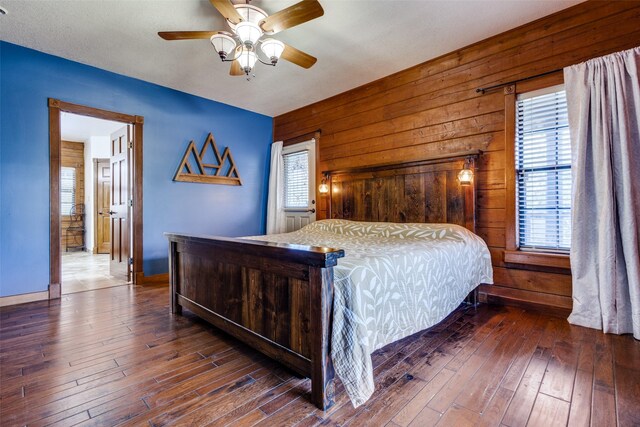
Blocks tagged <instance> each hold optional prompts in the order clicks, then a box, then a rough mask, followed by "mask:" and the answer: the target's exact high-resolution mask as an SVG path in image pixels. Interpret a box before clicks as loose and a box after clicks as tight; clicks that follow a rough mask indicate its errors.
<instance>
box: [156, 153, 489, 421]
mask: <svg viewBox="0 0 640 427" xmlns="http://www.w3.org/2000/svg"><path fill="white" fill-rule="evenodd" d="M469 154H472V155H475V156H477V154H478V153H466V154H465V155H464V156H460V157H455V158H447V159H436V160H429V161H423V162H414V163H405V164H399V165H387V166H377V167H371V168H362V169H357V170H355V169H354V170H345V171H332V172H330V173H327V176H328V177H329V178H330V182H331V189H332V191H331V193H330V195H329V197H330V204H329V206H330V215H331V217H332V218H343V219H351V220H360V221H385V222H448V223H454V224H459V225H462V226H464V227H466V228H468V229H470V230H471V231H475V184H473V185H469V186H464V187H463V186H461V185H460V184H459V182H458V180H457V174H458V172H459V171H460V170H461V169H462V168H463V165H464V161H465V158H468V156H469ZM472 165H473V162H472ZM472 167H473V166H472ZM165 236H166V237H167V239H168V240H169V275H170V291H171V312H172V313H176V314H180V313H181V312H182V308H186V309H188V310H190V311H192V312H193V313H195V314H196V315H198V316H199V317H201V318H203V319H205V320H207V321H208V322H210V323H211V324H212V325H214V326H216V327H218V328H219V329H221V330H223V331H225V332H227V333H229V334H230V335H233V336H234V337H236V338H238V339H239V340H241V341H243V342H244V343H246V344H247V345H249V346H251V347H253V348H255V349H256V350H258V351H260V352H262V353H264V354H266V355H267V356H269V357H271V358H273V359H275V360H277V361H279V362H281V363H282V364H283V365H285V366H287V367H289V368H290V369H292V370H294V371H295V372H297V373H299V374H300V375H302V376H305V377H310V378H311V384H312V386H311V387H312V390H311V400H312V401H313V403H314V404H315V405H317V406H318V407H319V408H320V409H325V410H326V409H327V408H329V407H330V406H331V405H332V404H333V395H334V384H333V381H334V371H333V364H332V361H331V354H330V337H331V323H332V322H331V320H332V319H331V312H332V311H331V308H332V302H333V267H334V266H335V265H336V264H337V262H338V259H339V258H341V257H343V256H344V251H342V250H341V249H332V248H321V247H309V246H300V245H288V244H280V243H269V242H260V241H254V240H245V239H235V238H223V237H213V236H193V235H186V234H178V233H165Z"/></svg>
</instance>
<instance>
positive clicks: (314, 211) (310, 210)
mask: <svg viewBox="0 0 640 427" xmlns="http://www.w3.org/2000/svg"><path fill="white" fill-rule="evenodd" d="M307 212H310V213H316V210H315V209H307Z"/></svg>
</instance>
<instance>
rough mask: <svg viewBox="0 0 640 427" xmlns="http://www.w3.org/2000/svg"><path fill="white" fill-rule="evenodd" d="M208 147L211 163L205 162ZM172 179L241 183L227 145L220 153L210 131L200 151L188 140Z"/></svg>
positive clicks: (204, 182)
mask: <svg viewBox="0 0 640 427" xmlns="http://www.w3.org/2000/svg"><path fill="white" fill-rule="evenodd" d="M209 147H211V151H212V153H211V154H209V155H208V157H209V158H210V159H211V160H213V163H207V160H206V159H207V154H208V153H207V150H208V149H209ZM225 171H226V172H225ZM173 180H174V181H180V182H199V183H202V184H224V185H242V181H241V180H240V174H239V173H238V169H237V167H236V163H235V161H234V160H233V156H232V155H231V151H230V150H229V147H227V148H225V149H224V151H223V152H222V155H220V151H218V146H217V145H216V140H215V138H214V137H213V135H212V134H211V133H209V136H207V139H206V141H205V142H204V145H203V146H202V149H201V150H200V153H198V151H197V150H196V144H195V143H194V142H193V141H191V142H189V146H188V147H187V151H186V152H185V153H184V156H182V161H181V162H180V166H178V170H177V171H176V174H175V176H174V177H173Z"/></svg>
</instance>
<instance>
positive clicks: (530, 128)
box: [515, 86, 571, 252]
mask: <svg viewBox="0 0 640 427" xmlns="http://www.w3.org/2000/svg"><path fill="white" fill-rule="evenodd" d="M516 107H517V114H516V141H515V143H516V147H515V148H516V149H515V155H516V159H515V161H516V180H517V183H516V188H517V195H516V196H517V197H516V200H517V201H516V203H517V227H518V244H519V247H520V248H526V249H533V250H549V251H554V252H568V251H569V248H570V245H571V141H570V139H569V123H568V117H567V100H566V96H565V91H564V89H563V88H562V86H560V87H558V86H555V87H553V88H548V89H547V90H544V91H536V92H529V93H525V94H522V95H520V96H519V97H518V100H517V106H516Z"/></svg>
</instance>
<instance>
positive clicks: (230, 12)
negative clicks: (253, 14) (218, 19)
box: [209, 0, 242, 24]
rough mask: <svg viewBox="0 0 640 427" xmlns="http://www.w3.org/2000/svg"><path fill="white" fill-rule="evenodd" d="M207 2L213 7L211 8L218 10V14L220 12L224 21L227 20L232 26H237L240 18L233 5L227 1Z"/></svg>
mask: <svg viewBox="0 0 640 427" xmlns="http://www.w3.org/2000/svg"><path fill="white" fill-rule="evenodd" d="M209 1H210V2H211V4H212V5H213V7H215V8H216V9H218V12H220V14H221V15H222V16H224V17H225V19H228V20H229V21H231V22H232V23H233V24H237V23H238V22H240V21H242V16H240V14H239V13H238V11H237V10H236V8H235V7H233V3H231V1H229V0H209Z"/></svg>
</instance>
